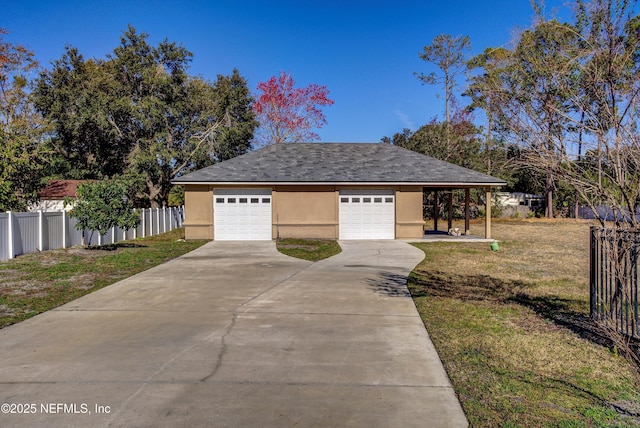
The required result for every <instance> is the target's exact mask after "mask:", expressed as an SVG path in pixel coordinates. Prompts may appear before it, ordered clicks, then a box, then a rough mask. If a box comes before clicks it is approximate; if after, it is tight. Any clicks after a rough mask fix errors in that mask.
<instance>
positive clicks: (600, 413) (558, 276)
mask: <svg viewBox="0 0 640 428" xmlns="http://www.w3.org/2000/svg"><path fill="white" fill-rule="evenodd" d="M480 226H481V224H474V225H473V227H472V232H474V227H480ZM588 232H589V223H587V222H583V221H571V220H562V221H561V220H554V221H540V220H535V221H534V220H519V221H516V220H503V221H496V222H495V223H494V237H495V238H496V239H498V240H500V241H501V242H500V251H498V252H492V251H490V250H489V245H488V244H486V243H482V244H480V243H478V244H476V243H473V244H467V243H428V244H426V243H425V244H417V245H418V247H419V248H421V249H422V250H423V251H424V252H425V254H426V258H425V260H424V261H423V262H422V263H421V264H420V265H419V266H418V267H417V268H416V269H415V270H414V272H413V273H412V275H411V277H410V280H409V287H410V290H411V293H412V295H413V296H414V300H415V302H416V306H417V308H418V310H419V312H420V315H421V316H422V318H423V320H424V322H425V325H426V327H427V330H428V331H429V334H430V335H431V337H432V339H433V341H434V344H435V345H436V348H437V349H438V352H439V354H440V356H441V358H442V360H443V363H444V365H445V368H446V369H447V372H448V373H449V376H450V378H451V380H452V382H453V384H454V387H455V389H456V392H457V393H458V394H459V397H460V400H461V402H462V406H463V408H464V410H465V413H466V414H467V417H468V418H469V421H470V422H471V424H472V425H473V426H524V427H540V426H554V427H555V426H563V427H591V426H640V414H639V413H638V411H637V406H635V403H638V402H639V401H640V389H639V388H638V384H637V379H638V378H637V376H636V372H635V370H637V369H636V368H634V367H632V366H631V365H630V364H629V363H628V362H627V361H626V360H624V359H623V358H621V357H619V356H618V355H617V354H616V353H615V352H612V351H611V350H610V349H609V348H608V347H607V346H606V342H605V341H604V340H603V339H602V338H601V337H600V336H598V334H597V333H596V329H595V328H594V326H593V324H592V322H591V319H590V318H589V314H588V311H589V286H588V272H589V270H588V262H589V261H588V256H589V251H588V250H589V241H588V237H589V235H588ZM478 234H480V233H478ZM603 345H605V346H603Z"/></svg>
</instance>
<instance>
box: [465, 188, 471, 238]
mask: <svg viewBox="0 0 640 428" xmlns="http://www.w3.org/2000/svg"><path fill="white" fill-rule="evenodd" d="M470 203H471V201H470V189H464V234H465V235H468V234H469V229H470V225H469V223H470V221H469V219H470V218H471V212H470V210H469V205H470Z"/></svg>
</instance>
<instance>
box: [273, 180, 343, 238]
mask: <svg viewBox="0 0 640 428" xmlns="http://www.w3.org/2000/svg"><path fill="white" fill-rule="evenodd" d="M337 202H338V198H337V196H336V190H335V187H334V186H304V187H303V186H276V187H275V190H274V191H273V237H274V238H323V239H337V238H338V205H337Z"/></svg>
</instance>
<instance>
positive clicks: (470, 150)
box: [382, 110, 481, 169]
mask: <svg viewBox="0 0 640 428" xmlns="http://www.w3.org/2000/svg"><path fill="white" fill-rule="evenodd" d="M479 137H480V135H479V130H478V128H477V127H476V126H475V125H474V124H473V122H472V120H471V117H470V116H469V114H468V113H466V112H464V111H461V110H459V111H457V112H456V113H455V114H454V115H453V118H452V121H451V123H450V124H447V123H446V122H438V121H437V120H436V119H435V118H434V119H433V120H432V121H431V122H429V123H428V124H426V125H424V126H422V127H420V128H419V129H418V130H417V131H415V132H412V131H411V130H409V129H404V130H403V131H402V132H400V133H396V134H395V135H393V137H391V138H383V140H382V141H383V142H388V143H392V144H394V145H396V146H400V147H404V148H406V149H409V150H413V151H415V152H418V153H422V154H425V155H427V156H431V157H434V158H436V159H440V160H443V161H446V162H450V163H453V164H456V165H460V166H463V167H465V168H472V169H479V167H480V166H481V165H480V149H481V140H480V138H479Z"/></svg>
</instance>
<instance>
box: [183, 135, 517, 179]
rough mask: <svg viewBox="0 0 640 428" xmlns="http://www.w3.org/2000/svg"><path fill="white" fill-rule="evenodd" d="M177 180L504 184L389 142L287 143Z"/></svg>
mask: <svg viewBox="0 0 640 428" xmlns="http://www.w3.org/2000/svg"><path fill="white" fill-rule="evenodd" d="M172 182H173V183H175V184H206V183H217V184H249V183H253V184H255V183H262V184H272V183H278V184H285V183H286V184H374V183H385V184H416V185H423V186H428V185H438V186H442V185H443V184H445V185H452V186H454V185H462V186H474V185H476V186H503V185H505V184H506V182H504V181H503V180H500V179H498V178H495V177H491V176H489V175H486V174H482V173H479V172H477V171H473V170H470V169H467V168H463V167H460V166H457V165H454V164H451V163H448V162H444V161H441V160H438V159H434V158H432V157H429V156H425V155H423V154H420V153H417V152H413V151H411V150H407V149H404V148H401V147H398V146H393V145H390V144H385V143H284V144H272V145H270V146H267V147H265V148H262V149H260V150H255V151H252V152H249V153H247V154H245V155H242V156H238V157H236V158H233V159H229V160H227V161H224V162H220V163H217V164H214V165H211V166H208V167H206V168H203V169H200V170H198V171H195V172H192V173H190V174H186V175H184V176H182V177H178V178H176V179H175V180H173V181H172Z"/></svg>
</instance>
